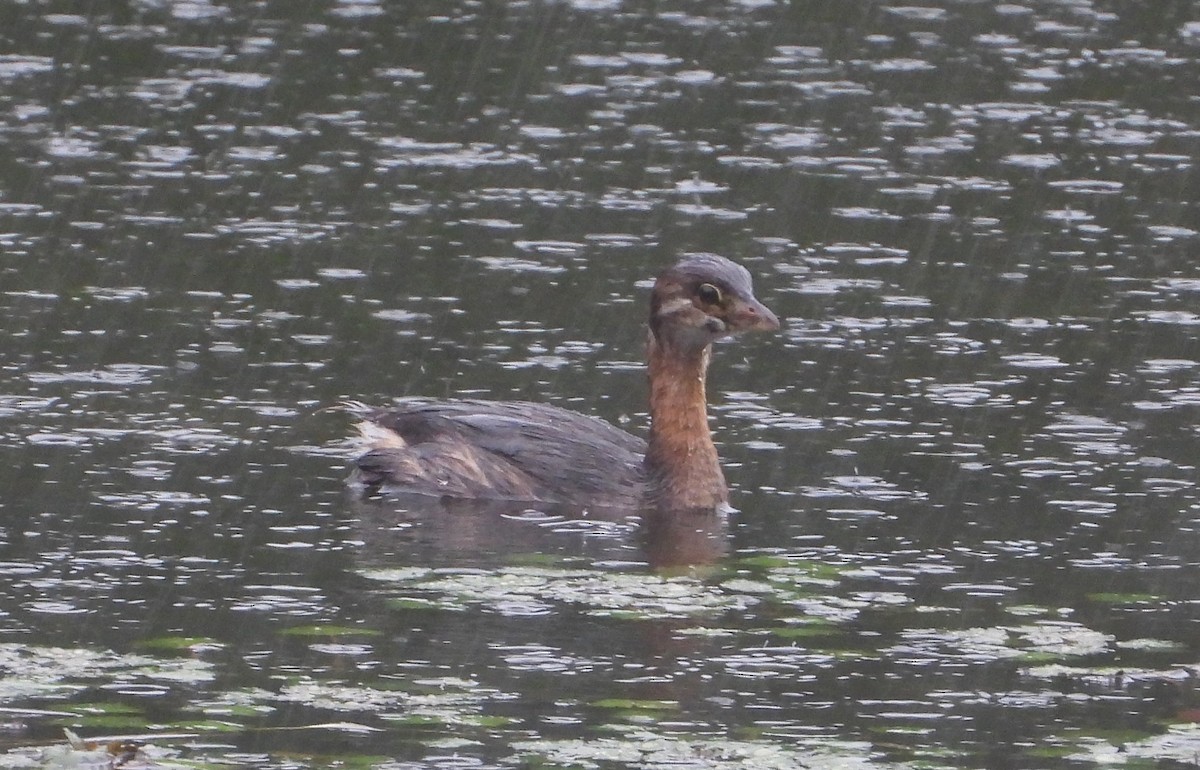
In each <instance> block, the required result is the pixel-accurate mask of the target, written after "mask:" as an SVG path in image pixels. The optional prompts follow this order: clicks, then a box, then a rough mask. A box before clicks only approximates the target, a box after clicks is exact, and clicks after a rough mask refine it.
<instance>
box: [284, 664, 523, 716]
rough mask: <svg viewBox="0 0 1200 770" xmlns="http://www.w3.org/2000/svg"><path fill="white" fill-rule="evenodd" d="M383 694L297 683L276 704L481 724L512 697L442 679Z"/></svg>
mask: <svg viewBox="0 0 1200 770" xmlns="http://www.w3.org/2000/svg"><path fill="white" fill-rule="evenodd" d="M395 684H397V688H396V689H383V688H380V687H370V686H365V685H355V684H350V683H347V682H338V681H321V680H318V679H313V678H311V677H307V676H305V677H299V678H297V679H295V680H293V681H291V682H289V683H287V684H286V685H284V686H283V687H282V688H281V689H280V691H279V693H278V694H277V695H274V696H273V698H272V700H274V701H276V702H283V703H300V704H304V705H306V706H309V707H311V708H318V709H326V710H329V711H343V712H346V711H356V712H366V713H371V714H373V715H375V716H377V717H379V718H382V719H386V720H388V721H393V722H403V723H406V724H431V725H475V726H479V725H481V724H482V721H481V720H483V717H484V715H483V714H481V713H480V709H481V708H482V707H483V706H484V705H485V704H487V703H490V702H493V701H496V700H506V699H508V697H509V696H506V695H504V694H503V693H501V692H500V691H498V690H495V689H492V688H489V687H484V686H483V685H481V684H479V683H478V682H475V681H472V680H469V679H459V678H456V677H438V678H429V679H421V680H417V681H412V682H404V683H403V685H404V689H402V688H401V687H400V686H399V685H400V684H401V683H400V682H395Z"/></svg>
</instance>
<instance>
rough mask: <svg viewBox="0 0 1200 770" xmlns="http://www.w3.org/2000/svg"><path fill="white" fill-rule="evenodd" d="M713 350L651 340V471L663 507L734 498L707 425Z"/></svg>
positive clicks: (702, 505)
mask: <svg viewBox="0 0 1200 770" xmlns="http://www.w3.org/2000/svg"><path fill="white" fill-rule="evenodd" d="M709 351H710V348H709V347H708V346H705V347H704V348H703V349H701V350H700V351H698V352H694V353H693V352H679V351H675V350H671V349H668V348H666V347H664V346H663V345H662V344H661V343H660V342H659V341H658V340H656V339H655V337H654V335H653V334H651V335H650V340H649V352H648V359H649V370H650V447H649V449H648V450H647V451H646V469H647V470H648V471H649V474H650V478H651V479H652V481H653V483H654V484H655V487H656V489H655V491H656V493H657V503H658V505H659V507H662V508H669V509H685V508H715V507H716V506H719V505H721V504H722V503H724V502H725V501H726V500H728V499H729V495H728V492H727V491H726V489H725V476H724V474H723V473H722V472H721V464H720V461H719V460H718V459H717V448H716V447H715V446H713V441H712V434H711V432H710V431H709V429H708V412H707V408H706V402H705V395H704V378H705V375H706V374H707V373H708V358H709Z"/></svg>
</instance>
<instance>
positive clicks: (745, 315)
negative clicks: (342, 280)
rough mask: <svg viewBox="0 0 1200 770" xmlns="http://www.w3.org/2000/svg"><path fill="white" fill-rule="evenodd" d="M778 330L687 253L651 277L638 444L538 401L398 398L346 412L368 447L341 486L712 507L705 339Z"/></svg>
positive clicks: (710, 259) (724, 269)
mask: <svg viewBox="0 0 1200 770" xmlns="http://www.w3.org/2000/svg"><path fill="white" fill-rule="evenodd" d="M778 328H779V319H778V318H776V317H775V314H774V313H772V312H771V311H770V310H769V309H767V308H766V307H765V306H764V305H763V304H762V303H761V302H759V301H758V300H757V299H755V297H754V292H753V289H752V287H751V281H750V273H749V272H747V271H746V269H745V268H744V267H742V266H740V265H737V264H735V263H733V262H730V261H729V260H728V259H725V258H724V257H720V256H717V255H715V254H692V255H688V256H686V257H684V258H683V259H682V260H680V261H679V262H678V263H676V264H675V265H674V266H673V267H671V268H669V269H667V270H666V271H664V272H663V273H662V274H661V275H660V276H659V277H658V280H657V281H655V283H654V291H653V292H652V293H651V295H650V333H649V339H648V343H647V358H648V363H649V378H650V440H649V442H646V441H643V440H642V439H640V438H638V437H636V436H632V435H630V434H628V433H626V432H625V431H622V430H619V429H618V428H615V427H613V426H612V425H609V424H608V423H606V422H604V421H602V420H599V419H597V418H595V417H588V416H586V415H582V414H578V413H575V412H571V411H568V410H566V409H561V408H559V407H556V406H547V405H545V404H533V403H529V402H524V401H512V402H496V401H476V400H450V401H435V400H429V399H404V400H402V401H399V402H397V404H396V405H395V406H392V407H387V408H384V409H372V408H369V407H362V406H360V407H356V408H355V409H354V410H353V411H355V412H356V414H357V415H358V416H359V417H360V418H361V419H362V422H361V423H360V424H359V432H360V433H361V435H362V437H363V439H364V440H365V442H366V446H367V450H366V452H365V453H364V454H363V455H362V456H361V457H359V458H358V459H357V461H356V468H355V471H354V475H353V477H352V479H351V482H352V483H353V484H354V485H356V486H359V487H361V488H362V489H363V490H364V491H366V492H373V491H376V490H379V489H381V488H382V489H384V490H388V491H392V490H394V491H398V492H409V493H416V494H428V495H437V496H448V497H456V498H481V499H509V500H528V501H540V502H552V503H567V504H571V505H583V506H618V507H642V506H647V505H649V506H655V507H658V508H663V509H670V510H681V509H690V508H710V509H711V508H715V507H718V506H720V505H722V504H723V503H725V502H726V501H727V500H728V496H729V495H728V491H727V489H726V487H725V476H724V474H723V473H722V472H721V465H720V462H719V461H718V459H717V449H716V447H715V446H713V441H712V435H711V433H710V431H709V427H708V415H707V409H706V402H705V394H704V381H705V376H706V374H707V371H708V361H709V355H710V353H711V350H712V343H713V341H714V340H717V339H719V338H721V337H725V336H728V335H731V334H736V333H738V332H743V331H751V330H764V331H772V330H775V329H778Z"/></svg>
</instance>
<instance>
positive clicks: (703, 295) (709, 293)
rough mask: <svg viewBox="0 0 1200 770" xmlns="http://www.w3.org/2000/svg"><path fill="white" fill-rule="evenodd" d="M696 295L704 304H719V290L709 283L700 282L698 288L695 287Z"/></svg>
mask: <svg viewBox="0 0 1200 770" xmlns="http://www.w3.org/2000/svg"><path fill="white" fill-rule="evenodd" d="M696 296H698V297H699V298H700V301H701V302H703V303H704V304H706V305H719V304H721V290H720V289H718V288H717V287H716V286H713V285H712V284H711V283H702V284H700V288H699V289H696Z"/></svg>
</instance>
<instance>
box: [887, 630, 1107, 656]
mask: <svg viewBox="0 0 1200 770" xmlns="http://www.w3.org/2000/svg"><path fill="white" fill-rule="evenodd" d="M901 636H902V638H903V639H904V641H903V642H902V643H901V644H899V645H896V646H893V647H891V648H888V649H887V650H884V652H885V653H889V654H893V655H898V654H912V653H917V654H921V655H927V656H930V657H949V658H962V659H968V660H979V661H986V660H999V659H1004V658H1019V659H1024V660H1030V661H1032V660H1038V659H1057V658H1068V657H1078V656H1084V655H1097V654H1101V653H1104V652H1108V651H1109V650H1110V649H1111V648H1112V646H1113V642H1114V637H1112V636H1111V635H1110V634H1104V633H1101V632H1099V631H1094V630H1092V629H1090V628H1088V627H1086V626H1083V625H1080V624H1078V623H1071V622H1066V621H1049V620H1044V621H1039V622H1037V623H1033V624H1030V625H1025V626H992V627H986V628H965V629H912V630H908V631H905V632H903V634H901Z"/></svg>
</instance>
